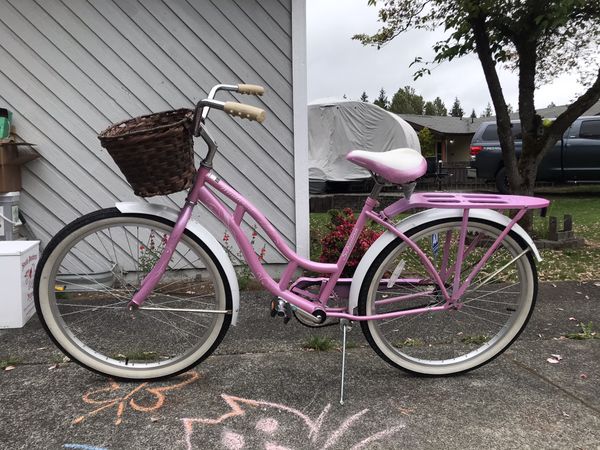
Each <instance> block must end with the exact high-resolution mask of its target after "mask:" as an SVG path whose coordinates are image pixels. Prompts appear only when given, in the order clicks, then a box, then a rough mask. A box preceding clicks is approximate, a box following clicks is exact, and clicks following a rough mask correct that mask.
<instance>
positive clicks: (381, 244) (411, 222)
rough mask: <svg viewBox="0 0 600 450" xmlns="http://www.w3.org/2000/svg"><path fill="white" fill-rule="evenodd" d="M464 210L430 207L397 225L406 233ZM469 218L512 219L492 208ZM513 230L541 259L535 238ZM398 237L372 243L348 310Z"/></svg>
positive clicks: (355, 280)
mask: <svg viewBox="0 0 600 450" xmlns="http://www.w3.org/2000/svg"><path fill="white" fill-rule="evenodd" d="M463 211H464V210H462V209H428V210H426V211H422V212H420V213H417V214H413V215H411V216H409V217H407V218H406V219H404V220H402V221H401V222H399V223H398V224H397V225H396V229H397V230H399V231H400V232H402V233H406V232H407V231H408V230H410V229H412V228H414V227H417V226H419V225H422V224H424V223H427V222H432V221H435V220H440V219H447V218H462V216H463ZM469 218H476V219H482V220H487V221H489V222H495V223H497V224H499V225H503V226H507V225H508V224H509V223H510V221H511V219H510V218H509V217H507V216H505V215H503V214H500V213H499V212H497V211H493V210H491V209H471V210H470V211H469ZM512 231H514V232H515V233H517V234H518V235H519V237H521V238H522V239H523V240H524V241H525V242H526V243H527V245H528V246H529V248H531V251H533V254H534V255H535V257H536V258H537V260H538V261H541V260H542V258H541V256H540V252H539V251H538V249H537V247H536V246H535V243H534V242H533V239H531V236H529V234H527V232H526V231H525V230H524V229H523V228H522V227H521V226H520V225H519V224H515V225H514V226H513V228H512ZM396 237H397V236H396V235H395V234H394V233H392V232H391V231H389V230H388V231H386V232H385V233H383V234H382V235H381V236H380V237H379V239H377V240H376V241H375V242H374V243H373V245H371V247H369V250H367V252H366V253H365V255H364V256H363V257H362V259H361V260H360V263H359V264H358V266H357V268H356V271H355V272H354V276H353V277H352V284H351V285H350V296H349V299H348V312H350V313H352V311H354V308H356V307H357V306H358V295H359V293H360V288H361V287H362V284H363V281H364V279H365V276H366V274H367V271H368V270H369V268H370V267H371V265H372V264H373V261H375V258H377V256H378V255H379V253H381V252H382V251H383V249H384V248H385V247H387V245H388V244H389V243H390V242H392V241H393V240H394V239H395V238H396Z"/></svg>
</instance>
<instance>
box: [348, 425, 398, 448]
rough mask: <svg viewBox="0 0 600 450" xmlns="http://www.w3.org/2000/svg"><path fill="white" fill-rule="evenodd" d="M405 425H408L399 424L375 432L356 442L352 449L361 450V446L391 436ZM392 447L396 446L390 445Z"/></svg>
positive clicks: (363, 446)
mask: <svg viewBox="0 0 600 450" xmlns="http://www.w3.org/2000/svg"><path fill="white" fill-rule="evenodd" d="M405 426H406V425H404V424H402V425H398V426H396V427H393V428H390V429H389V430H383V431H380V432H379V433H375V434H373V435H371V436H369V437H368V438H366V439H363V440H362V441H360V442H359V443H358V444H356V445H355V446H354V447H352V448H351V449H350V450H360V449H361V448H365V447H366V446H367V445H369V444H370V443H371V442H375V441H380V440H381V439H383V438H386V437H388V436H391V435H392V434H394V433H397V432H398V431H400V430H401V429H402V428H404V427H405ZM390 447H394V446H390Z"/></svg>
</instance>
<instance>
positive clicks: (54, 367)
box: [48, 364, 58, 370]
mask: <svg viewBox="0 0 600 450" xmlns="http://www.w3.org/2000/svg"><path fill="white" fill-rule="evenodd" d="M54 369H58V364H54V365H53V366H50V367H48V370H54Z"/></svg>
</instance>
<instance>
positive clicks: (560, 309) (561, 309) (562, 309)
mask: <svg viewBox="0 0 600 450" xmlns="http://www.w3.org/2000/svg"><path fill="white" fill-rule="evenodd" d="M556 309H558V310H559V311H564V308H556Z"/></svg>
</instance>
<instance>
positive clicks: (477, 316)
mask: <svg viewBox="0 0 600 450" xmlns="http://www.w3.org/2000/svg"><path fill="white" fill-rule="evenodd" d="M459 232H460V222H456V221H455V222H451V223H448V222H446V223H441V224H438V225H435V226H433V227H431V226H428V227H426V228H424V229H421V230H419V231H416V232H415V233H414V234H413V235H412V236H411V239H413V240H414V241H415V242H417V244H418V245H419V246H420V247H421V248H422V249H423V250H424V251H425V253H426V254H427V256H428V258H429V259H430V260H431V261H433V262H434V265H435V267H436V269H437V270H438V271H439V272H440V273H442V277H443V279H444V281H445V286H446V288H447V289H448V290H449V291H450V292H451V291H452V288H453V281H454V276H453V274H451V272H452V271H446V273H445V274H444V273H443V272H445V271H444V270H443V268H444V267H446V268H447V267H451V266H452V263H453V262H454V260H455V257H456V256H455V255H456V248H457V242H458V236H459ZM499 234H500V231H499V230H498V229H497V228H496V227H494V226H491V225H489V224H484V223H470V226H469V228H468V234H467V240H466V241H467V244H466V247H465V249H466V251H467V252H468V253H467V256H466V258H465V263H464V264H463V270H462V273H461V280H464V279H465V278H466V277H467V275H468V274H469V273H470V272H471V270H468V268H472V267H474V266H475V265H476V264H477V262H479V261H480V260H481V257H482V256H483V254H484V253H485V252H486V251H487V249H488V248H489V247H490V246H491V244H492V243H493V242H494V241H495V239H496V237H497V236H498V235H499ZM432 236H435V238H432ZM435 242H436V243H435ZM393 247H395V248H393V249H392V250H391V252H390V253H389V254H388V255H387V257H385V258H384V260H383V262H382V264H381V265H380V266H379V269H378V270H377V271H376V273H375V274H374V277H373V279H372V280H373V281H372V283H371V286H370V287H369V291H368V301H367V305H366V306H367V307H366V314H376V313H386V312H392V311H398V310H401V309H413V308H417V307H429V306H443V305H444V304H445V301H444V299H443V296H442V295H441V293H440V290H439V288H438V287H437V286H436V284H435V282H433V280H432V277H431V276H430V275H429V274H428V273H426V271H425V269H424V268H423V265H422V263H421V262H420V260H419V259H418V257H417V255H416V254H415V253H414V252H413V251H412V250H410V249H409V248H408V247H407V246H406V245H405V244H404V243H401V244H400V245H398V244H397V241H396V243H395V245H394V244H393ZM445 254H446V255H448V256H447V258H446V259H447V261H448V263H447V264H445V265H444V263H443V261H444V259H445V257H444V255H445ZM507 264H508V265H507ZM399 267H400V268H399ZM394 271H396V273H394ZM395 278H397V280H395ZM390 280H394V281H393V282H391V281H390ZM533 280H534V274H533V272H532V268H531V265H530V256H529V255H528V254H527V253H526V252H524V251H523V249H522V247H521V245H519V244H518V243H517V242H516V241H515V240H514V239H513V238H512V237H509V236H508V237H507V238H506V239H505V240H504V241H503V244H502V245H501V246H500V248H499V249H498V250H497V251H496V252H494V254H493V255H492V257H491V258H490V260H489V262H488V264H486V266H484V268H483V270H482V271H481V272H480V273H479V274H478V275H477V276H476V277H475V278H474V280H473V282H472V283H471V286H470V288H469V289H468V290H467V291H466V292H465V295H464V296H463V298H462V299H461V302H460V304H459V308H458V309H456V310H448V311H440V312H424V313H421V314H416V315H409V316H405V317H400V318H395V319H388V320H379V321H370V322H368V324H367V325H366V326H367V327H368V331H369V334H370V337H371V339H372V340H373V343H374V344H375V346H376V347H377V349H378V350H379V351H380V352H381V354H382V355H383V356H384V357H385V358H386V359H388V361H390V362H392V363H393V364H395V365H398V366H400V367H402V368H405V369H407V370H409V371H414V372H419V373H425V374H432V375H435V374H439V375H441V374H450V373H457V372H462V371H465V370H470V369H472V368H475V367H477V366H479V365H481V364H483V363H485V362H487V361H489V360H490V359H492V358H493V357H495V356H497V355H498V354H499V353H501V352H502V350H504V349H505V348H506V347H507V346H508V345H509V344H510V343H511V342H512V341H513V340H514V339H515V338H516V337H517V336H518V334H519V333H520V331H521V330H522V328H523V327H524V325H525V324H526V322H527V319H528V317H529V314H530V311H531V309H532V306H533V301H534V296H535V295H534V291H535V287H534V281H533ZM410 296H414V298H410ZM400 298H404V300H400Z"/></svg>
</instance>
